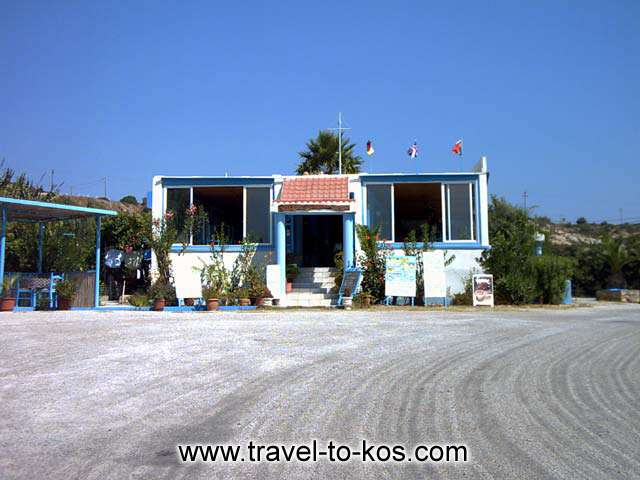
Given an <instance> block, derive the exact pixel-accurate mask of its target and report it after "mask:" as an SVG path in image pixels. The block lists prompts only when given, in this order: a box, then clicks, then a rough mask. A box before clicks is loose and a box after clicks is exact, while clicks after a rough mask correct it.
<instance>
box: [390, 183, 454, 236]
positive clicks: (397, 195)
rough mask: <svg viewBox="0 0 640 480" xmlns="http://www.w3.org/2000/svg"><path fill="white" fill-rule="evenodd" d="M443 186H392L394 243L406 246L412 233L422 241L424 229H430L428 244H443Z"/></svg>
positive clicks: (399, 184) (432, 184)
mask: <svg viewBox="0 0 640 480" xmlns="http://www.w3.org/2000/svg"><path fill="white" fill-rule="evenodd" d="M441 190H442V188H441V186H440V183H396V184H395V185H394V186H393V198H394V201H393V206H394V219H395V221H394V239H395V241H396V242H403V241H404V240H405V239H406V238H407V237H408V235H409V232H411V231H412V230H413V231H415V232H416V234H417V236H418V239H419V240H420V241H422V240H423V239H422V238H421V230H422V225H424V224H427V225H429V230H430V236H429V239H428V241H430V242H441V241H442V200H441V195H442V193H441Z"/></svg>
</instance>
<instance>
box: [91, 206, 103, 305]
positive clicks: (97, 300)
mask: <svg viewBox="0 0 640 480" xmlns="http://www.w3.org/2000/svg"><path fill="white" fill-rule="evenodd" d="M101 226H102V217H101V216H100V215H98V216H96V284H95V289H94V298H93V300H94V305H95V307H96V308H97V307H99V306H100V228H101Z"/></svg>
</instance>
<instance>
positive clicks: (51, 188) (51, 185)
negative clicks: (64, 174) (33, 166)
mask: <svg viewBox="0 0 640 480" xmlns="http://www.w3.org/2000/svg"><path fill="white" fill-rule="evenodd" d="M49 191H50V192H53V168H52V169H51V183H50V187H49Z"/></svg>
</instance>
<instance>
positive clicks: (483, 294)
mask: <svg viewBox="0 0 640 480" xmlns="http://www.w3.org/2000/svg"><path fill="white" fill-rule="evenodd" d="M473 306H474V307H477V306H487V307H493V275H487V274H484V273H482V274H476V275H474V276H473Z"/></svg>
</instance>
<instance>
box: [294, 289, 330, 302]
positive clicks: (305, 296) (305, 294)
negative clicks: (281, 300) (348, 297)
mask: <svg viewBox="0 0 640 480" xmlns="http://www.w3.org/2000/svg"><path fill="white" fill-rule="evenodd" d="M324 298H338V295H337V294H336V293H325V292H321V293H312V292H296V291H295V290H294V291H293V292H291V293H287V300H289V299H309V300H313V299H318V300H321V299H324Z"/></svg>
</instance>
